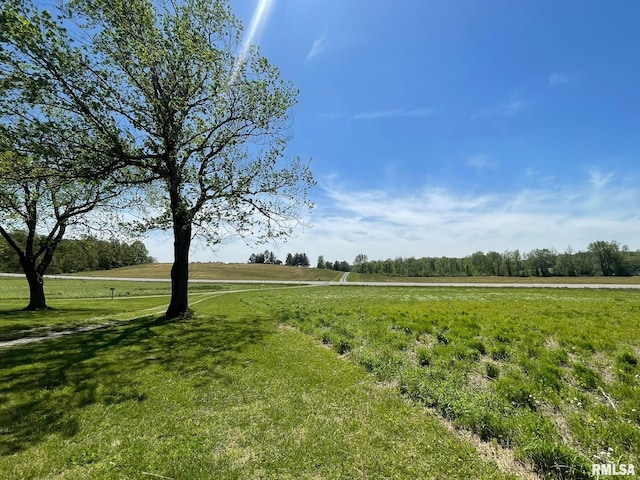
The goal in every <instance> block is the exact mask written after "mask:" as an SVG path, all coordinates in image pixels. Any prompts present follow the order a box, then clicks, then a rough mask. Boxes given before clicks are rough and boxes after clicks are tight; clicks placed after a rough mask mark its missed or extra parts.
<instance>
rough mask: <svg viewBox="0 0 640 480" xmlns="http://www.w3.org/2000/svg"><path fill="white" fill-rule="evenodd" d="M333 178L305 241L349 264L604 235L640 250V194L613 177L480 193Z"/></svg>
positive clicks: (525, 247)
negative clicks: (395, 188) (400, 188)
mask: <svg viewBox="0 0 640 480" xmlns="http://www.w3.org/2000/svg"><path fill="white" fill-rule="evenodd" d="M605 177H606V176H605ZM332 183H333V182H330V183H329V185H324V187H323V188H324V190H325V194H326V195H327V196H328V198H329V203H330V204H331V208H329V207H328V204H327V203H325V204H324V205H325V210H326V211H330V213H327V214H325V215H322V216H320V217H316V218H314V219H313V220H312V221H313V224H314V228H313V230H312V231H311V232H310V233H309V236H308V237H307V238H306V239H305V242H312V243H311V244H313V245H314V246H315V247H316V248H317V249H318V250H317V251H318V254H323V255H325V257H330V258H332V259H333V258H334V257H336V258H339V259H343V258H344V259H347V260H349V261H350V260H351V257H352V256H354V255H355V254H356V253H359V252H360V251H362V252H364V253H366V254H367V255H368V256H369V258H378V259H384V258H393V257H395V256H398V255H401V256H429V255H433V256H440V255H452V256H464V255H469V254H471V253H472V252H474V251H477V250H482V251H485V252H486V251H491V250H493V251H503V250H507V249H516V248H517V249H520V250H521V251H523V252H526V251H530V250H532V249H534V248H544V247H548V248H551V247H555V248H558V249H559V250H562V249H564V248H565V247H566V246H567V245H572V246H573V247H574V248H576V249H585V248H586V246H587V245H588V244H589V243H590V242H592V241H594V240H597V239H599V238H613V239H616V240H618V241H620V242H622V243H628V244H629V245H630V246H631V248H640V245H638V244H637V239H638V238H640V222H639V217H640V216H639V215H638V213H637V212H636V211H635V207H634V206H635V205H637V204H638V203H640V192H637V191H635V190H633V189H629V188H623V187H621V186H620V185H617V184H615V185H614V184H613V183H612V182H609V183H608V184H607V185H605V186H604V187H602V189H604V190H605V191H603V190H602V189H601V190H598V189H597V188H594V185H593V183H592V182H590V181H583V183H582V184H581V185H569V184H566V185H564V186H556V187H553V188H537V189H523V190H520V191H511V192H502V193H480V194H464V193H460V192H456V191H453V190H449V189H442V188H439V189H433V188H425V189H420V190H416V191H413V192H403V193H396V192H393V193H392V192H390V191H386V190H384V189H376V190H366V189H365V190H354V189H353V188H352V187H350V188H342V187H341V186H335V185H333V184H332ZM345 225H348V228H344V226H345ZM296 241H297V240H294V242H296ZM311 244H310V243H307V245H311ZM334 244H335V245H337V247H336V248H335V249H334V248H333V245H334Z"/></svg>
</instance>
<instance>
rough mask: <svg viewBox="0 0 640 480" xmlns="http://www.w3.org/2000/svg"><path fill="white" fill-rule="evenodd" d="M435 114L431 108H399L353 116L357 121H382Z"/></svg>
mask: <svg viewBox="0 0 640 480" xmlns="http://www.w3.org/2000/svg"><path fill="white" fill-rule="evenodd" d="M434 113H435V110H433V109H431V108H397V109H394V110H377V111H371V112H363V113H357V114H355V115H353V116H352V118H354V119H356V120H380V119H384V118H403V117H429V116H431V115H433V114H434Z"/></svg>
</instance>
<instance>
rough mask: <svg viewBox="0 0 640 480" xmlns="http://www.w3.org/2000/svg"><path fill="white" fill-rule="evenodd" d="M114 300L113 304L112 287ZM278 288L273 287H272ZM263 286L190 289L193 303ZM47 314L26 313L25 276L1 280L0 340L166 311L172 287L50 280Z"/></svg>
mask: <svg viewBox="0 0 640 480" xmlns="http://www.w3.org/2000/svg"><path fill="white" fill-rule="evenodd" d="M112 287H113V288H115V290H114V299H113V300H111V288H112ZM270 287H271V288H273V286H270ZM254 288H260V286H259V285H237V284H234V285H225V284H198V283H192V284H190V285H189V290H190V293H191V298H192V301H197V300H198V299H201V298H203V297H206V296H210V295H214V294H216V293H220V292H225V291H228V290H232V289H233V290H237V289H254ZM45 293H46V295H47V304H48V305H49V306H50V307H51V310H47V311H45V312H23V311H21V309H22V308H23V307H25V306H26V305H27V303H28V296H29V286H28V284H27V282H26V280H25V279H24V278H19V277H0V341H7V340H13V339H15V338H21V337H25V336H41V335H43V334H45V333H47V332H51V331H57V330H65V329H69V328H73V327H78V326H82V325H87V324H95V323H104V322H109V321H114V320H123V319H129V318H134V317H135V316H136V315H137V314H139V315H147V314H149V313H151V312H153V313H159V312H163V311H164V309H165V308H166V305H167V304H168V303H169V295H170V293H171V285H170V284H169V283H165V282H123V281H107V280H90V281H85V280H67V279H57V278H49V279H47V280H46V282H45Z"/></svg>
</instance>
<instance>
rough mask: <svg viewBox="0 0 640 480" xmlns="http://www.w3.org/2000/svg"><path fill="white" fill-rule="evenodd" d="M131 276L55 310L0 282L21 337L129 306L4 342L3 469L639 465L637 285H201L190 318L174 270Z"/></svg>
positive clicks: (489, 469) (450, 470)
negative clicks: (171, 317) (34, 329)
mask: <svg viewBox="0 0 640 480" xmlns="http://www.w3.org/2000/svg"><path fill="white" fill-rule="evenodd" d="M0 281H1V282H3V283H2V285H3V286H4V285H8V283H4V282H11V281H17V280H16V279H2V280H0ZM61 282H63V281H61ZM96 282H97V281H96ZM98 283H99V282H98ZM128 283H129V282H124V283H122V284H119V287H121V288H122V289H123V290H124V291H129V292H137V293H140V294H142V295H140V296H139V297H129V298H122V299H119V300H113V301H111V300H108V299H104V298H102V299H96V298H95V297H97V296H99V295H101V294H100V293H99V294H98V295H96V293H98V292H102V290H103V286H97V287H95V288H96V289H97V290H96V291H94V290H92V288H94V287H93V285H94V282H93V281H92V282H86V284H85V283H83V282H82V281H81V280H77V281H64V283H60V286H61V287H64V288H61V290H63V291H67V292H68V296H70V297H71V298H69V299H63V298H56V300H55V302H52V303H53V305H54V306H55V307H56V310H53V311H51V312H45V313H44V314H42V313H40V314H38V313H35V314H34V313H33V312H22V311H17V310H16V309H15V308H12V307H11V305H12V304H13V303H12V302H14V303H15V304H16V305H17V306H18V307H19V306H21V305H22V304H23V303H24V301H25V294H26V290H22V293H19V292H20V291H19V290H18V289H17V287H16V288H15V289H12V288H6V289H4V288H3V289H2V290H0V291H1V292H2V294H1V295H2V296H3V297H4V298H2V308H1V309H0V332H1V331H3V330H2V329H7V330H5V332H9V333H8V334H9V335H11V334H12V332H13V334H15V329H16V328H24V326H25V325H29V324H35V325H40V327H41V328H45V327H46V326H47V325H48V328H56V326H57V327H58V328H60V326H65V325H69V322H71V323H73V322H76V323H77V324H86V323H87V322H88V323H91V321H95V318H96V317H95V316H96V315H98V316H102V318H107V319H119V318H124V317H128V318H134V319H133V320H131V321H129V322H127V323H120V324H116V325H112V326H110V327H105V328H102V329H100V330H95V331H92V332H85V333H79V334H75V335H73V336H68V337H64V338H58V339H53V340H48V341H46V342H42V343H39V344H32V345H23V346H16V347H11V348H0V359H1V361H0V478H54V477H55V478H154V477H153V475H162V476H165V477H168V478H175V479H178V478H180V479H182V478H184V479H191V478H211V476H212V475H215V477H216V478H381V477H382V478H506V477H507V476H509V475H516V476H528V478H531V477H530V475H531V474H529V473H527V469H526V468H525V467H523V464H521V463H519V461H517V460H514V458H513V456H515V458H517V459H519V460H520V461H521V462H524V464H529V465H533V466H534V468H535V469H536V470H537V471H538V472H539V473H540V474H541V475H543V476H548V477H557V478H589V474H590V471H591V468H590V467H591V463H616V464H620V463H625V464H629V463H632V464H634V465H636V468H637V466H638V465H640V413H639V410H640V408H639V406H640V366H639V365H638V363H639V359H640V340H639V339H640V298H639V297H638V295H637V293H634V292H632V291H628V290H619V291H610V290H548V289H535V288H534V289H531V288H528V289H496V288H492V289H483V288H478V287H475V288H464V287H458V288H437V287H434V288H433V289H428V290H425V289H423V288H419V287H417V288H398V287H354V286H343V287H311V288H309V287H296V288H291V287H289V288H282V287H272V288H269V289H266V288H265V289H262V288H254V289H253V290H248V291H244V292H242V293H226V294H223V293H222V291H220V290H214V289H211V286H210V285H206V286H203V287H202V289H200V290H197V289H194V291H193V293H192V302H193V303H197V305H196V306H195V309H196V312H197V317H196V318H195V319H193V320H188V321H175V322H164V321H162V319H161V318H160V316H159V315H160V312H162V311H163V309H164V308H165V305H166V302H167V298H166V297H163V296H155V295H154V293H158V292H162V291H163V290H162V288H164V287H163V284H157V283H152V284H150V285H149V284H145V285H138V282H130V283H129V284H128ZM89 285H91V286H89ZM196 287H197V288H200V287H199V286H197V285H196ZM205 287H206V288H209V289H210V290H208V291H207V290H205ZM254 287H255V286H254ZM137 288H140V289H142V290H136V289H137ZM145 288H149V289H151V290H144V289H145ZM222 288H228V287H226V286H223V287H222ZM234 288H237V286H236V287H234ZM155 289H158V290H155ZM7 292H12V293H7ZM109 293H110V292H109ZM5 295H8V296H10V297H11V298H12V300H6V301H5V299H7V298H8V297H7V296H5ZM21 295H22V298H21ZM73 297H76V298H73ZM82 297H84V298H82ZM16 308H17V307H16ZM92 316H93V317H92ZM122 316H124V317H122ZM92 318H93V319H94V320H91V319H92ZM292 327H293V328H292ZM12 329H13V330H12ZM307 335H310V336H312V337H315V340H313V339H312V338H310V337H309V336H307ZM323 344H324V347H328V348H323V347H322V345H323ZM345 360H347V361H345ZM425 407H427V408H426V409H425ZM454 429H461V430H460V432H473V434H475V439H469V438H468V434H466V435H465V434H462V433H459V432H456V431H455V430H454ZM502 449H504V450H502ZM487 452H490V453H487ZM505 452H506V453H505ZM509 452H511V453H509ZM493 456H497V458H498V461H497V462H495V461H490V460H488V459H487V458H488V457H490V458H493ZM498 465H499V466H498ZM152 474H153V475H152ZM156 478H157V477H156Z"/></svg>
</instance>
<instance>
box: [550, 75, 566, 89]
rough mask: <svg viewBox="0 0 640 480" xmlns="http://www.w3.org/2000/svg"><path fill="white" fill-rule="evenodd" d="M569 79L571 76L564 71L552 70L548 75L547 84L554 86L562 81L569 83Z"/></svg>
mask: <svg viewBox="0 0 640 480" xmlns="http://www.w3.org/2000/svg"><path fill="white" fill-rule="evenodd" d="M570 81H571V76H570V75H567V74H566V73H559V72H554V73H552V74H551V75H549V85H551V86H552V87H555V86H557V85H561V84H563V83H569V82H570Z"/></svg>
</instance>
